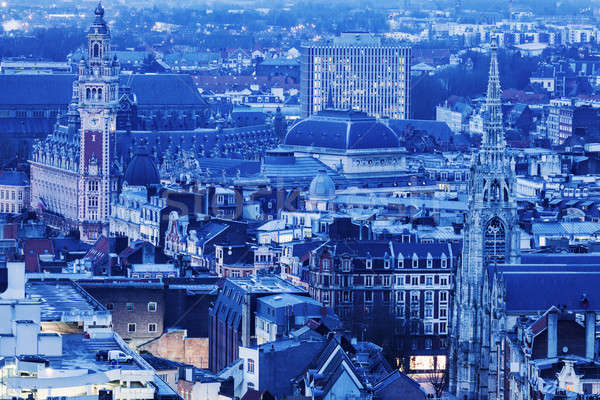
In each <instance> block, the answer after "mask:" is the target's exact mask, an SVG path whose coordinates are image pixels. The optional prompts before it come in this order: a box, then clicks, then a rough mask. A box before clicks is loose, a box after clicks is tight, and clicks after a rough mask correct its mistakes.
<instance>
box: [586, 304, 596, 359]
mask: <svg viewBox="0 0 600 400" xmlns="http://www.w3.org/2000/svg"><path fill="white" fill-rule="evenodd" d="M595 355H596V313H595V312H593V311H587V312H586V313H585V358H589V359H590V360H593V359H594V356H595Z"/></svg>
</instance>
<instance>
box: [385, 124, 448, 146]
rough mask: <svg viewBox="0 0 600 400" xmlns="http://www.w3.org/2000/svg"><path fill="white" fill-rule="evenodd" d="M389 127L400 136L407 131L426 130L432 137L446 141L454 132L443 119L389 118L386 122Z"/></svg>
mask: <svg viewBox="0 0 600 400" xmlns="http://www.w3.org/2000/svg"><path fill="white" fill-rule="evenodd" d="M388 124H389V127H390V128H392V130H393V131H394V132H396V134H397V135H398V136H400V137H402V136H404V135H406V134H407V133H408V132H410V131H413V130H417V131H424V132H427V133H428V134H429V135H431V136H433V137H434V138H436V139H438V140H441V141H444V142H448V141H449V140H450V138H451V137H453V136H454V133H453V132H452V130H451V129H450V127H449V126H448V124H447V123H445V122H443V121H429V120H421V119H391V120H389V122H388Z"/></svg>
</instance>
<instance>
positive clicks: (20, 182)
mask: <svg viewBox="0 0 600 400" xmlns="http://www.w3.org/2000/svg"><path fill="white" fill-rule="evenodd" d="M0 185H7V186H26V185H29V179H28V178H27V175H25V173H23V172H21V171H0Z"/></svg>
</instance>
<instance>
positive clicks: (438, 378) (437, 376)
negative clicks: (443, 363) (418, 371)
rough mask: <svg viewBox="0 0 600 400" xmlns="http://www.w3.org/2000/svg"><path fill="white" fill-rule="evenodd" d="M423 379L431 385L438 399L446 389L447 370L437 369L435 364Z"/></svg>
mask: <svg viewBox="0 0 600 400" xmlns="http://www.w3.org/2000/svg"><path fill="white" fill-rule="evenodd" d="M425 381H426V382H427V383H428V384H430V385H431V388H432V389H433V392H434V393H435V397H436V398H438V399H439V398H441V397H442V395H443V394H444V392H445V391H446V390H447V389H448V370H447V369H443V370H442V369H439V368H438V366H437V365H436V367H435V369H434V370H433V371H431V372H429V374H427V376H426V378H425Z"/></svg>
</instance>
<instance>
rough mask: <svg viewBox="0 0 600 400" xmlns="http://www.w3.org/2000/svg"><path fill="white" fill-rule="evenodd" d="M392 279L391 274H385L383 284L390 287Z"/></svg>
mask: <svg viewBox="0 0 600 400" xmlns="http://www.w3.org/2000/svg"><path fill="white" fill-rule="evenodd" d="M391 283H392V280H391V277H390V276H389V275H385V276H384V277H383V286H386V287H389V286H391Z"/></svg>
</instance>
